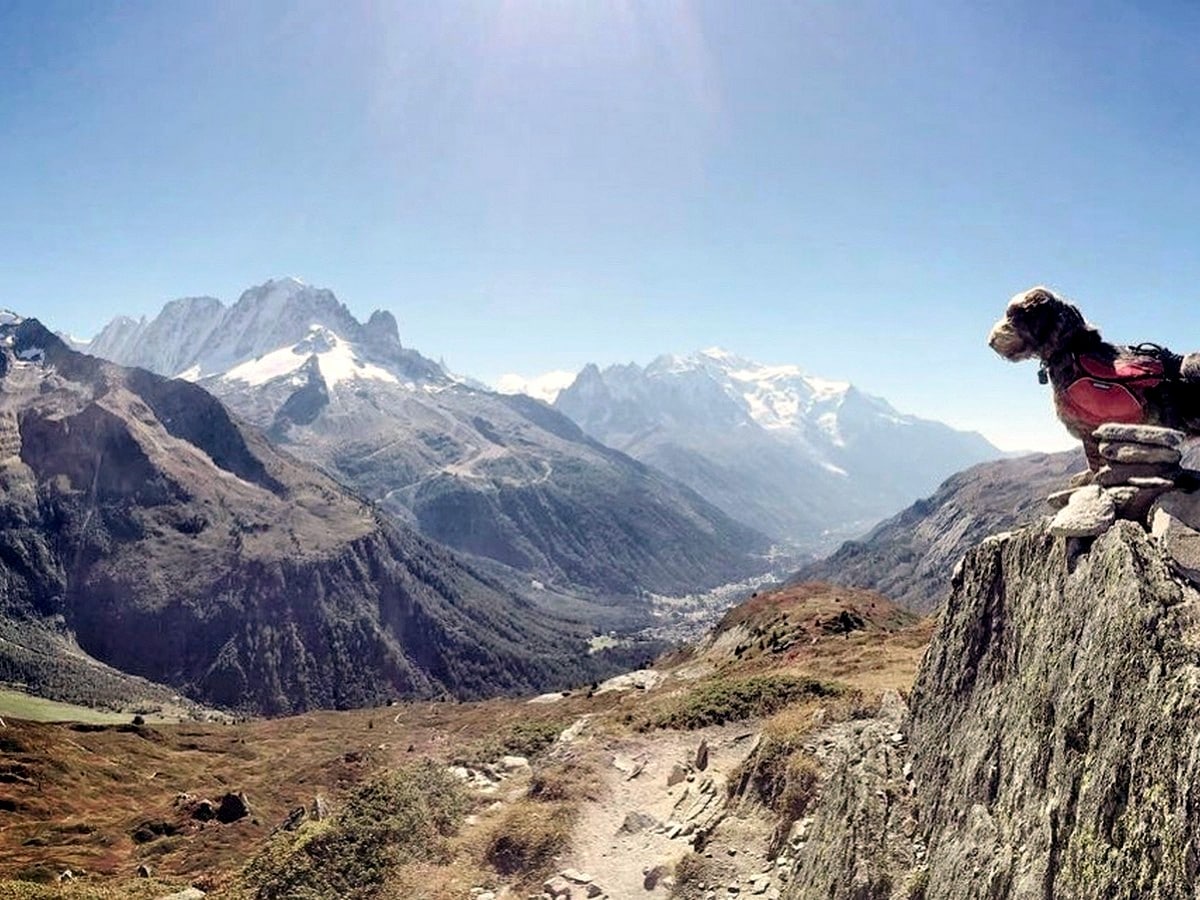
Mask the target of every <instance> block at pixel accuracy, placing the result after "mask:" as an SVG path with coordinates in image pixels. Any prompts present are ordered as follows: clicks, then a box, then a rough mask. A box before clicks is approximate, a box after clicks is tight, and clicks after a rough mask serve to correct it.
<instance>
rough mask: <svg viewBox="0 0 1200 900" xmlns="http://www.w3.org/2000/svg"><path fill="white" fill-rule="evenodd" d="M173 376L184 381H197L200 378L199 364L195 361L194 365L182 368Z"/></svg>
mask: <svg viewBox="0 0 1200 900" xmlns="http://www.w3.org/2000/svg"><path fill="white" fill-rule="evenodd" d="M175 377H176V378H180V379H182V380H184V381H199V380H200V364H199V363H196V365H194V366H192V367H191V368H188V369H184V370H183V371H182V372H180V373H179V374H178V375H176V376H175Z"/></svg>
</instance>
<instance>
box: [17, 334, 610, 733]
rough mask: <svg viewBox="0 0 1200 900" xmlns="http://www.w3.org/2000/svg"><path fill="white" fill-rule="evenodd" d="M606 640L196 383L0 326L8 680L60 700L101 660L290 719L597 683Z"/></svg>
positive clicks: (205, 697) (209, 699)
mask: <svg viewBox="0 0 1200 900" xmlns="http://www.w3.org/2000/svg"><path fill="white" fill-rule="evenodd" d="M589 636H590V630H588V629H586V628H584V627H583V626H581V625H580V624H579V623H577V622H571V621H567V620H566V619H565V618H563V617H561V616H558V615H555V614H553V613H551V612H548V611H546V610H545V609H542V608H539V607H538V606H536V605H535V604H534V603H532V602H531V601H528V600H526V599H524V598H522V597H520V596H517V595H515V594H513V593H511V592H510V591H508V590H506V589H505V588H504V587H502V586H501V585H499V584H497V583H496V582H494V581H492V580H491V579H489V578H487V577H486V576H483V575H481V574H480V573H479V572H478V571H476V570H475V569H472V568H470V567H468V566H466V565H464V564H463V563H462V562H461V560H459V559H456V558H455V557H454V556H453V555H452V554H451V553H450V552H448V551H447V550H446V549H444V548H442V547H440V546H438V545H436V544H434V543H432V542H431V541H429V540H427V539H425V538H423V537H421V536H420V535H418V534H416V533H415V532H414V531H412V530H411V529H408V528H406V527H404V526H402V525H397V524H394V523H391V522H389V521H386V520H385V519H384V518H383V517H382V516H381V515H380V514H379V513H378V512H376V511H375V510H374V509H373V508H372V507H371V506H370V505H369V504H368V503H366V502H365V501H364V500H362V499H361V498H359V497H356V496H354V495H352V494H350V493H348V492H347V491H345V490H344V489H343V488H341V487H340V486H339V485H338V484H337V483H336V482H334V481H333V480H332V479H330V478H328V477H326V476H325V475H323V474H322V473H320V472H318V471H316V470H315V469H313V468H311V467H309V466H306V465H304V464H302V463H299V462H297V461H296V460H295V459H293V458H291V457H289V456H287V455H285V454H282V453H279V452H278V451H276V450H274V449H273V448H272V447H271V445H270V444H269V443H268V442H267V441H266V440H265V439H264V438H263V436H262V435H261V434H259V433H258V432H256V431H255V430H254V429H252V428H250V427H248V426H246V425H244V424H242V423H240V422H239V421H238V420H236V419H235V418H233V417H232V416H231V415H230V414H229V412H228V411H227V410H226V409H225V408H224V407H223V406H222V405H221V404H220V403H219V402H218V401H217V400H216V399H214V398H213V397H212V396H211V395H209V394H207V393H206V392H204V391H203V390H201V389H200V388H199V387H196V386H195V385H192V384H189V383H187V382H185V381H179V380H168V379H165V378H161V377H159V376H157V375H152V374H150V373H149V372H146V371H144V370H140V369H125V368H122V367H120V366H117V365H113V364H111V363H107V362H103V361H101V360H98V359H96V358H94V357H89V356H84V355H82V354H79V353H75V352H73V351H71V350H70V349H68V348H67V347H66V346H65V345H64V344H63V343H62V342H61V341H59V340H58V339H57V338H56V337H54V336H53V335H52V334H50V333H49V332H48V331H47V330H46V329H45V328H43V327H42V326H41V325H40V324H39V323H37V322H36V321H34V320H27V321H24V322H13V323H9V324H0V638H3V640H0V679H2V680H4V681H15V682H20V683H23V684H26V685H29V686H30V687H31V688H33V689H35V690H41V691H42V692H44V693H54V692H57V691H59V689H61V688H62V686H63V685H64V684H66V683H68V682H71V681H73V680H76V679H81V676H80V674H79V673H86V672H90V671H92V670H91V669H89V668H88V667H82V668H81V667H80V666H79V665H78V662H79V660H78V658H79V657H81V656H83V655H84V654H87V655H88V656H90V657H93V658H95V659H97V660H100V661H102V662H104V663H107V664H109V665H110V666H113V667H116V668H117V669H120V670H123V671H125V672H129V673H133V674H136V675H139V676H143V677H145V678H148V679H151V680H153V681H156V682H162V683H166V684H169V685H171V686H173V687H174V688H175V689H176V690H179V691H181V692H184V693H186V694H188V695H190V696H192V697H195V698H196V699H199V700H203V701H206V702H211V703H215V704H218V705H222V706H230V707H239V708H244V709H254V710H258V711H261V712H270V713H275V712H286V711H294V710H301V709H307V708H312V707H346V706H355V705H363V704H368V703H375V702H380V701H382V700H385V699H387V698H388V697H392V696H397V695H400V696H414V697H421V696H439V695H443V694H457V695H459V696H479V695H482V694H490V693H498V692H505V691H514V692H515V691H531V690H536V689H544V688H547V687H551V686H562V685H565V684H567V683H574V682H578V681H580V680H587V679H588V678H589V677H593V673H591V670H593V669H595V670H596V672H595V673H594V674H600V672H601V670H603V669H604V668H605V664H604V663H602V662H599V661H598V660H597V659H596V656H594V655H591V654H589V653H588V652H587V643H586V640H587V638H588V637H589ZM48 648H52V649H53V648H56V649H54V650H53V652H49V649H48ZM80 650H82V651H83V653H82V654H81V653H80ZM95 671H100V670H99V669H96V670H95ZM103 671H104V672H106V673H107V672H108V670H103ZM88 677H89V678H90V676H88ZM105 677H106V678H108V675H107V674H106V675H105ZM97 689H99V688H98V687H97ZM70 699H76V700H91V699H93V698H92V696H91V695H90V694H88V693H86V692H85V693H84V694H83V695H77V694H76V695H72V696H71V697H70Z"/></svg>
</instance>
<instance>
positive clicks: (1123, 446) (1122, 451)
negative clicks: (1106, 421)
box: [1100, 441, 1183, 465]
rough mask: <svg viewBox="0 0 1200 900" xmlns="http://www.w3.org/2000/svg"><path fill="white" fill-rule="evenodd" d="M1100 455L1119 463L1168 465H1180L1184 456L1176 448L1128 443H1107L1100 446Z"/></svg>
mask: <svg viewBox="0 0 1200 900" xmlns="http://www.w3.org/2000/svg"><path fill="white" fill-rule="evenodd" d="M1100 455H1101V456H1103V457H1104V458H1105V459H1107V460H1111V461H1113V462H1119V463H1166V464H1168V465H1178V464H1179V460H1180V459H1182V458H1183V454H1181V453H1180V452H1179V450H1178V449H1176V448H1175V447H1160V446H1151V445H1150V444H1133V443H1129V442H1126V441H1106V442H1105V443H1102V444H1101V445H1100Z"/></svg>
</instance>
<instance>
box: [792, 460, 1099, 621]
mask: <svg viewBox="0 0 1200 900" xmlns="http://www.w3.org/2000/svg"><path fill="white" fill-rule="evenodd" d="M1085 466H1086V463H1085V462H1084V459H1083V453H1082V451H1080V452H1072V451H1068V452H1065V453H1050V454H1035V455H1033V456H1023V457H1020V458H1017V459H1005V460H999V461H997V462H991V463H984V464H982V465H978V466H973V467H972V468H970V469H967V470H965V471H963V472H959V473H958V474H956V475H954V476H952V477H950V478H948V479H946V481H945V482H943V483H942V485H941V487H939V488H938V489H937V491H936V492H935V493H934V494H933V495H932V496H931V497H928V498H926V499H924V500H918V501H917V502H916V503H914V504H913V505H912V506H910V507H908V509H906V510H904V511H903V512H900V513H898V514H897V515H895V516H893V517H892V518H890V519H888V520H887V521H885V522H881V523H880V524H879V525H878V526H877V527H876V528H874V529H873V530H872V531H871V533H870V534H868V535H866V536H865V537H864V538H862V539H861V540H856V541H847V542H846V543H844V544H843V545H842V546H841V547H840V548H838V550H837V551H836V552H834V553H833V554H831V555H830V556H828V557H826V558H825V559H822V560H819V561H817V562H814V563H811V564H809V565H807V566H805V567H804V568H803V569H801V570H800V571H799V572H797V573H796V574H795V575H794V576H793V577H792V579H790V580H791V581H792V582H801V581H829V582H833V583H836V584H846V585H854V586H856V587H862V588H870V589H871V590H875V591H878V592H879V593H881V594H883V595H884V596H885V597H887V598H889V599H890V600H892V601H893V602H895V603H899V604H900V605H901V606H904V607H907V608H908V609H912V610H916V611H918V612H929V611H931V610H933V609H934V608H935V607H937V606H938V605H939V604H940V603H941V602H942V600H943V598H944V597H945V594H946V590H947V587H946V586H947V585H948V584H949V580H950V573H951V572H952V571H953V569H954V566H955V565H956V564H957V563H958V561H959V560H960V559H962V555H963V554H964V553H965V552H966V551H967V550H968V549H970V548H971V547H973V546H974V545H975V544H977V543H979V541H981V540H983V539H984V538H985V537H987V536H988V535H989V534H995V533H996V532H1000V531H1007V530H1009V529H1012V528H1016V527H1018V526H1020V525H1024V524H1027V523H1028V522H1031V521H1033V520H1034V519H1036V518H1038V517H1039V516H1042V515H1045V514H1046V513H1049V512H1050V507H1048V506H1047V505H1046V496H1047V495H1048V494H1050V493H1052V492H1053V491H1056V490H1059V489H1060V488H1063V487H1065V486H1066V484H1067V481H1068V480H1069V479H1070V476H1071V475H1072V474H1073V473H1075V472H1078V471H1080V470H1082V469H1083V468H1085Z"/></svg>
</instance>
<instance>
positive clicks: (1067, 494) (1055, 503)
mask: <svg viewBox="0 0 1200 900" xmlns="http://www.w3.org/2000/svg"><path fill="white" fill-rule="evenodd" d="M1102 471H1103V470H1102ZM1077 490H1079V488H1077V487H1073V488H1063V489H1062V490H1061V491H1055V492H1054V493H1052V494H1050V495H1049V496H1048V497H1047V498H1046V502H1047V503H1049V504H1050V507H1051V509H1062V508H1063V507H1064V506H1066V505H1067V503H1068V502H1069V501H1070V499H1071V495H1072V494H1073V493H1075V492H1076V491H1077Z"/></svg>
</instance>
